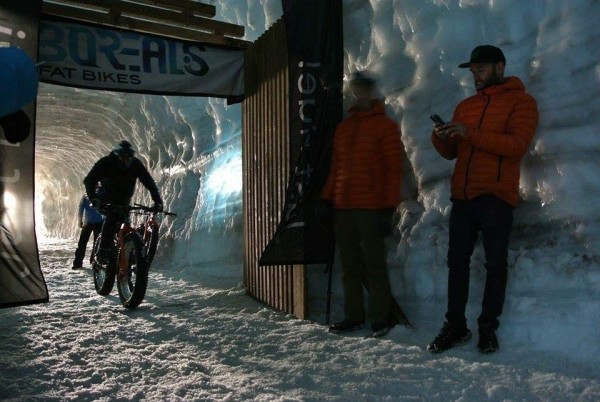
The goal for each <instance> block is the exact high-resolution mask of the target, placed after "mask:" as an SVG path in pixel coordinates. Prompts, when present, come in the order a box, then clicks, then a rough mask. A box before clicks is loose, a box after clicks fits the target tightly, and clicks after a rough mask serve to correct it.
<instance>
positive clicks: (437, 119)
mask: <svg viewBox="0 0 600 402" xmlns="http://www.w3.org/2000/svg"><path fill="white" fill-rule="evenodd" d="M429 118H430V119H431V120H433V122H434V123H435V124H439V125H441V126H443V125H444V124H446V122H445V121H444V120H443V119H442V118H441V117H440V116H438V115H437V114H430V115H429Z"/></svg>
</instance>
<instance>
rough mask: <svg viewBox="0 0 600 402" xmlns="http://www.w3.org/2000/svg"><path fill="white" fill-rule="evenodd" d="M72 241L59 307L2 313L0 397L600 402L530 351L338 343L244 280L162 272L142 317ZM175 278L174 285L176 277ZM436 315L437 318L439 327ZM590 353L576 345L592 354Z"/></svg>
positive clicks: (50, 272)
mask: <svg viewBox="0 0 600 402" xmlns="http://www.w3.org/2000/svg"><path fill="white" fill-rule="evenodd" d="M73 249H74V244H73V243H72V242H71V241H53V242H48V243H46V244H41V245H40V255H41V262H42V267H43V269H44V273H45V276H46V280H47V283H48V288H49V292H50V297H51V301H50V303H47V304H42V305H34V306H27V307H21V308H8V309H2V310H0V337H1V342H0V348H1V350H0V359H1V360H0V362H1V364H0V400H2V401H19V402H21V401H69V400H73V401H243V400H256V401H338V400H339V401H406V400H410V401H415V400H422V401H452V400H455V401H482V400H491V401H501V400H510V401H535V400H541V401H598V400H600V368H599V367H595V366H594V365H593V364H592V363H590V364H585V363H581V362H579V363H577V362H572V361H569V360H568V359H567V358H566V357H565V355H566V354H565V355H556V354H548V353H539V352H534V351H532V350H531V349H529V348H526V347H524V346H519V345H510V347H509V346H506V347H504V348H503V347H502V339H500V342H501V349H500V351H499V352H498V353H496V354H493V355H481V354H480V353H478V352H477V351H476V347H475V345H476V339H475V338H476V337H474V339H473V340H472V341H471V342H470V343H469V344H467V345H465V346H462V347H459V348H456V349H454V350H451V351H448V352H446V353H443V354H441V355H431V354H430V353H428V352H427V351H426V350H425V345H426V344H427V342H428V341H430V340H431V338H432V337H433V336H435V334H436V332H437V330H438V326H439V325H440V324H441V323H440V322H439V319H436V320H433V319H432V320H431V321H432V322H431V326H430V327H427V328H425V326H422V328H417V329H408V328H405V327H396V328H394V329H393V330H392V331H391V332H390V333H389V334H388V335H387V336H386V337H385V338H382V339H372V338H368V337H367V336H366V335H367V334H368V332H367V330H365V332H362V333H354V334H351V335H343V336H340V335H333V334H329V333H328V332H327V331H326V327H325V326H324V325H323V324H322V323H316V322H311V321H303V320H298V319H296V318H294V317H292V316H290V315H286V314H283V313H280V312H276V311H273V310H271V309H269V308H267V307H265V306H264V305H262V304H260V303H259V302H257V301H255V300H253V299H251V298H249V297H248V296H246V295H245V291H244V289H243V287H242V286H241V285H240V284H239V281H240V279H239V277H227V276H220V277H214V276H213V277H207V278H206V280H205V281H199V283H190V282H189V281H187V282H186V281H183V280H181V279H178V278H177V277H176V276H175V275H170V272H169V269H168V267H162V268H163V269H161V270H156V271H154V272H153V273H151V278H150V284H149V289H148V293H147V297H146V299H145V301H144V302H143V303H142V305H141V306H140V307H139V308H138V309H137V310H136V311H133V312H130V311H126V310H125V309H124V308H123V307H122V306H121V305H120V303H119V300H118V295H117V294H116V289H115V290H114V291H113V293H114V294H111V295H110V296H108V297H102V296H99V295H97V294H96V293H95V291H94V288H93V282H92V277H91V270H90V269H89V268H88V269H84V270H82V271H72V270H71V269H70V267H71V262H72V257H73ZM171 276H172V277H171ZM438 318H439V317H438ZM581 347H585V345H573V348H581Z"/></svg>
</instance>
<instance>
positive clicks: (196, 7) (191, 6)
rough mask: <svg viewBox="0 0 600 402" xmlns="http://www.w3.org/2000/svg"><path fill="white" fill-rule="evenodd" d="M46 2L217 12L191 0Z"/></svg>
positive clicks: (205, 13) (48, 0) (51, 0)
mask: <svg viewBox="0 0 600 402" xmlns="http://www.w3.org/2000/svg"><path fill="white" fill-rule="evenodd" d="M44 3H55V4H69V5H73V6H88V7H95V8H108V7H114V6H115V5H119V4H125V3H128V4H132V3H137V4H141V5H146V6H154V8H162V9H164V10H171V11H176V12H181V13H183V12H185V13H191V14H195V15H200V16H203V17H208V18H213V17H214V16H215V15H216V14H217V9H216V7H215V6H213V5H211V4H204V3H199V2H196V1H190V0H162V1H160V0H126V1H121V0H44Z"/></svg>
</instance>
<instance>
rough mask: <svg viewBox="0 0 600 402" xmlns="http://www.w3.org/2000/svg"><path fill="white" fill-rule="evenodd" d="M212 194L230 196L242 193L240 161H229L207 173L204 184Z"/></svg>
mask: <svg viewBox="0 0 600 402" xmlns="http://www.w3.org/2000/svg"><path fill="white" fill-rule="evenodd" d="M206 185H207V188H208V190H209V191H210V192H211V193H213V194H219V195H232V194H236V193H239V192H240V191H242V161H241V159H233V160H229V161H228V162H226V163H225V164H223V165H222V166H219V167H217V168H216V169H215V170H213V171H212V172H210V173H209V175H208V179H207V182H206Z"/></svg>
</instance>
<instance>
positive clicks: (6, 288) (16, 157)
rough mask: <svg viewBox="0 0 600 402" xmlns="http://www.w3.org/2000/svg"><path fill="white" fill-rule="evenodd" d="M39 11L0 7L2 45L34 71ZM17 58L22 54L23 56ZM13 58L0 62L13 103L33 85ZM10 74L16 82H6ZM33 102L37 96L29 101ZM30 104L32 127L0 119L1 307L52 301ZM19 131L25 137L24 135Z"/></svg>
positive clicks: (34, 0)
mask: <svg viewBox="0 0 600 402" xmlns="http://www.w3.org/2000/svg"><path fill="white" fill-rule="evenodd" d="M41 7H42V0H19V1H2V5H0V46H2V47H6V46H11V47H17V48H20V49H22V50H23V51H24V52H25V53H27V55H29V57H30V59H27V58H25V59H26V61H27V62H28V65H29V66H30V67H31V66H33V60H35V59H36V55H37V46H38V43H37V41H38V25H39V17H40V11H41ZM19 53H20V54H22V52H21V51H19ZM2 54H9V52H6V53H2ZM10 54H11V56H5V57H7V58H8V57H13V58H14V59H15V60H6V59H5V60H2V65H3V66H6V65H9V66H10V67H11V68H9V69H4V70H3V75H2V78H3V79H4V80H6V82H11V83H13V84H15V83H16V84H15V85H10V87H11V88H12V87H14V91H13V93H11V92H2V95H3V96H6V97H11V98H10V99H11V100H14V99H15V97H17V98H20V97H21V96H22V95H23V93H24V92H26V89H25V87H27V88H28V90H27V91H29V89H31V86H32V83H31V80H26V81H27V82H24V80H23V76H24V74H26V70H25V69H24V67H23V66H22V65H19V64H18V62H20V61H17V60H16V58H17V56H18V54H17V53H10ZM23 56H25V55H23ZM13 62H14V66H13V65H12V64H13ZM34 70H35V69H34ZM10 74H13V75H14V78H13V79H12V80H10V81H8V80H9V79H10ZM33 77H34V78H35V87H34V88H37V77H36V76H35V75H33ZM3 87H4V88H3V89H4V90H6V88H8V87H9V86H7V85H6V83H5V84H4V85H3ZM34 97H35V92H33V93H32V96H31V98H32V99H33V98H34ZM32 99H29V98H27V101H26V102H27V104H26V105H23V104H18V106H17V107H18V108H21V109H20V110H21V111H20V112H18V114H19V115H20V116H21V117H22V116H27V118H25V119H24V120H25V121H27V120H29V123H30V125H29V126H27V124H23V119H22V118H21V119H19V120H11V121H18V122H20V123H18V124H13V123H11V122H7V121H5V118H6V116H0V117H3V119H2V129H0V223H1V227H0V307H11V306H20V305H25V304H32V303H40V302H46V301H48V289H47V287H46V282H45V281H44V276H43V275H42V271H41V269H40V262H39V256H38V249H37V242H36V237H35V219H34V209H35V208H34V144H35V134H34V133H35V104H34V103H32V102H31V100H32ZM4 101H7V99H6V98H5V99H4ZM21 103H25V101H23V102H21ZM23 113H24V115H23ZM24 127H26V128H25V129H24ZM23 130H25V131H23ZM27 130H28V131H29V132H28V133H27ZM20 132H24V133H25V135H23V136H21V135H20V134H19V133H20ZM23 137H26V138H25V139H23Z"/></svg>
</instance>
